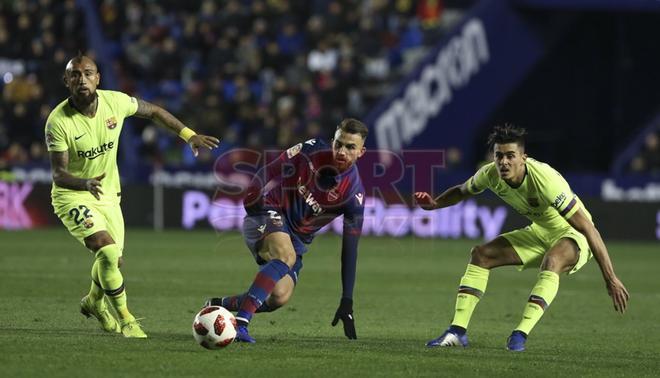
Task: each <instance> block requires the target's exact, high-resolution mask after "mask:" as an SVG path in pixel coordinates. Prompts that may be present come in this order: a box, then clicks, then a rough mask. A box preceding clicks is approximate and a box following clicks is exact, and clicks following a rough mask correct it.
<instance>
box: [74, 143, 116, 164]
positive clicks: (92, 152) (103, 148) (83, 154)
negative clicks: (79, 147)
mask: <svg viewBox="0 0 660 378" xmlns="http://www.w3.org/2000/svg"><path fill="white" fill-rule="evenodd" d="M114 146H115V142H110V143H103V144H102V145H100V146H98V147H92V148H91V149H89V150H87V151H78V157H79V158H87V159H89V160H93V159H96V158H97V157H99V156H101V155H105V153H106V152H107V151H110V150H111V149H112V148H113V147H114Z"/></svg>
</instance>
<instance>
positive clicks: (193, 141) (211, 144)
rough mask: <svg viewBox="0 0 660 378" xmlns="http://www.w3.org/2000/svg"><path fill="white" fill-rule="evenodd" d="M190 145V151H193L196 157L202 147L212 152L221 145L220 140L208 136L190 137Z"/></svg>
mask: <svg viewBox="0 0 660 378" xmlns="http://www.w3.org/2000/svg"><path fill="white" fill-rule="evenodd" d="M188 144H189V145H190V149H191V150H192V152H193V154H194V155H195V157H197V155H198V154H199V148H200V147H205V148H208V149H209V150H212V149H214V148H216V147H218V145H219V144H220V139H218V138H216V137H212V136H208V135H199V134H197V135H193V136H191V137H190V139H189V140H188Z"/></svg>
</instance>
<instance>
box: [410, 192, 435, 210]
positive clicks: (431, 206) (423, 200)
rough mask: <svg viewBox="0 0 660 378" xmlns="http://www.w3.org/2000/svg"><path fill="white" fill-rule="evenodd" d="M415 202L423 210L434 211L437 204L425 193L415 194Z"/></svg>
mask: <svg viewBox="0 0 660 378" xmlns="http://www.w3.org/2000/svg"><path fill="white" fill-rule="evenodd" d="M414 199H415V202H417V204H418V205H419V207H421V208H422V209H424V210H435V209H436V206H437V202H435V198H433V196H432V195H430V194H428V193H427V192H415V197H414Z"/></svg>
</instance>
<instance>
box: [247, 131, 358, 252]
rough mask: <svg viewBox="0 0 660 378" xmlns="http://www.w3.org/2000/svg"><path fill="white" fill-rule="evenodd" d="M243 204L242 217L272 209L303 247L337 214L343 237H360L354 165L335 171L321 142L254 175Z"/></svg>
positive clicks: (310, 142) (299, 147) (300, 148)
mask: <svg viewBox="0 0 660 378" xmlns="http://www.w3.org/2000/svg"><path fill="white" fill-rule="evenodd" d="M245 205H246V209H248V212H250V210H251V209H252V210H254V209H258V210H264V209H272V210H277V211H278V212H280V214H282V215H283V216H284V217H285V218H286V221H287V222H288V224H289V226H290V228H291V230H292V231H293V232H295V233H296V235H297V236H298V237H300V239H301V240H302V241H303V242H304V243H305V244H309V243H311V241H312V240H313V239H314V236H315V234H316V233H317V232H318V231H319V230H320V229H321V228H322V227H323V226H325V225H327V224H328V223H330V222H332V221H333V220H334V219H335V218H337V217H338V216H340V215H343V216H344V234H346V233H348V234H352V235H360V233H361V231H362V217H363V215H364V187H363V186H362V182H361V180H360V176H359V173H358V169H357V166H356V165H355V164H354V165H352V166H351V167H350V168H349V169H347V170H346V171H345V172H341V173H340V172H338V171H337V169H336V168H335V167H334V164H333V156H332V150H331V147H330V146H329V145H328V144H327V143H326V142H325V141H323V140H322V139H310V140H308V141H306V142H304V143H299V144H297V145H295V146H293V147H291V148H289V149H288V150H286V151H285V152H283V153H282V154H281V155H280V156H279V157H278V158H277V159H276V160H275V161H273V162H272V163H270V164H268V165H267V166H266V167H265V168H262V169H261V170H260V171H259V173H258V174H257V177H255V180H253V184H252V185H251V186H250V189H249V190H248V195H247V196H246V198H245ZM254 205H257V206H256V208H255V207H254Z"/></svg>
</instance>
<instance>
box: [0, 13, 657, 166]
mask: <svg viewBox="0 0 660 378" xmlns="http://www.w3.org/2000/svg"><path fill="white" fill-rule="evenodd" d="M87 2H88V3H89V4H91V5H92V7H93V9H94V10H95V12H96V13H95V16H96V17H89V14H84V13H83V12H82V10H81V8H80V7H78V6H77V5H80V3H85V1H83V0H79V1H78V3H79V4H76V3H77V2H76V0H60V1H55V0H6V1H0V75H1V76H2V77H1V80H0V91H1V92H2V102H1V104H0V170H2V169H7V168H9V167H11V166H13V165H26V164H27V165H29V164H41V165H47V153H46V151H45V148H44V143H43V128H44V124H45V120H46V117H47V115H48V114H49V112H50V111H51V109H52V108H53V107H54V106H55V105H57V103H59V102H60V101H62V100H63V99H65V98H66V97H67V95H68V93H67V92H66V88H65V87H64V86H63V84H62V74H63V69H64V66H65V64H66V62H67V60H68V59H70V58H71V57H73V56H75V55H76V54H77V53H78V51H81V52H84V53H86V54H88V55H90V56H91V57H92V58H95V59H97V61H99V60H100V55H99V51H95V46H92V45H91V36H90V35H89V33H90V28H89V27H88V26H90V25H89V24H86V23H87V22H98V23H99V24H98V26H100V28H99V29H100V30H101V31H102V33H103V34H104V35H103V36H102V37H103V38H104V39H105V42H106V43H105V51H103V53H104V54H103V58H104V59H106V60H107V61H103V62H99V63H103V65H102V66H101V67H102V69H101V75H102V76H101V77H102V80H101V88H113V89H118V90H121V91H124V92H126V93H129V94H131V95H134V96H138V97H140V98H143V99H145V100H147V101H150V102H153V103H156V104H159V105H161V106H163V107H164V108H166V109H168V110H169V111H170V112H172V113H173V114H174V115H176V116H177V117H178V118H180V119H181V120H182V121H183V122H184V123H186V124H187V125H188V126H189V127H191V128H193V129H195V130H197V131H198V132H200V133H204V134H210V135H215V136H218V137H220V138H222V143H221V148H220V149H218V150H216V151H214V152H213V153H208V152H206V153H203V154H202V156H200V158H199V159H197V160H195V159H194V158H193V157H192V154H191V153H190V151H189V150H188V149H187V148H186V146H185V145H184V144H183V143H182V142H181V140H180V139H179V138H175V137H172V136H171V135H168V134H167V133H166V132H164V131H162V130H160V129H159V128H157V127H156V126H155V125H153V124H150V122H148V121H146V120H141V119H137V118H134V117H133V118H130V119H129V121H128V122H127V123H128V124H129V127H127V128H126V129H125V132H124V134H125V136H124V137H125V139H124V140H127V139H126V138H128V139H129V140H130V141H131V143H124V142H123V143H124V146H127V145H128V146H130V147H128V148H131V149H133V150H134V151H132V153H131V155H132V156H135V153H138V154H139V158H138V159H131V162H130V163H131V164H137V163H136V162H139V164H142V163H146V164H147V165H154V164H157V165H166V166H175V167H176V166H192V165H194V164H199V163H200V162H201V163H204V162H206V163H209V164H210V163H212V162H213V161H214V159H215V157H216V156H218V155H219V154H221V153H224V152H225V151H227V150H230V149H232V148H234V147H247V148H252V149H258V150H261V149H269V148H276V149H282V148H286V147H288V146H290V145H292V144H295V143H297V142H298V141H300V140H304V139H307V138H312V137H317V136H322V137H326V138H327V137H330V136H331V134H332V132H333V130H334V126H335V125H336V124H337V122H338V121H339V120H341V119H342V118H344V117H356V118H364V116H365V115H366V113H367V112H368V111H369V110H370V109H372V107H373V106H374V104H375V103H376V102H377V101H378V100H379V99H381V98H382V97H383V96H384V95H386V94H388V93H389V91H390V90H391V89H392V88H393V86H394V85H395V84H396V83H397V82H399V81H400V79H401V78H402V77H403V76H405V75H406V74H407V73H409V72H410V70H411V69H413V68H414V67H415V65H416V63H417V62H418V61H419V59H421V58H422V57H424V55H425V54H426V52H427V51H428V49H429V48H430V47H431V46H434V45H436V44H437V42H438V41H439V39H440V38H441V36H442V35H443V33H444V32H445V31H446V30H447V29H448V28H451V27H452V26H453V24H455V23H456V22H458V21H459V20H460V19H461V16H462V14H463V13H464V11H465V10H466V9H467V8H469V7H470V6H471V5H473V3H475V2H476V0H474V1H469V0H453V1H452V0H222V1H220V0H188V1H176V0H159V1H155V0H88V1H87ZM97 48H98V47H97ZM109 69H111V70H112V73H113V75H104V71H103V70H109ZM110 76H112V77H114V79H113V80H112V82H109V81H110V80H109V79H108V78H109V77H110ZM658 140H659V139H658V132H655V133H651V134H649V136H648V137H647V138H646V142H645V145H644V147H643V148H642V149H641V150H640V152H639V154H638V156H636V157H635V158H634V159H633V160H632V161H631V164H630V169H629V171H630V172H634V173H639V172H656V173H657V172H658V171H659V170H660V168H659V166H660V152H659V151H658V148H659V147H658V144H659V143H658ZM124 148H127V147H124ZM447 156H448V164H449V166H451V165H452V164H454V163H455V165H456V164H459V163H460V161H461V159H462V153H461V151H460V150H457V149H451V150H450V151H448V155H447ZM124 160H125V159H124ZM452 162H454V163H452Z"/></svg>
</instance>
